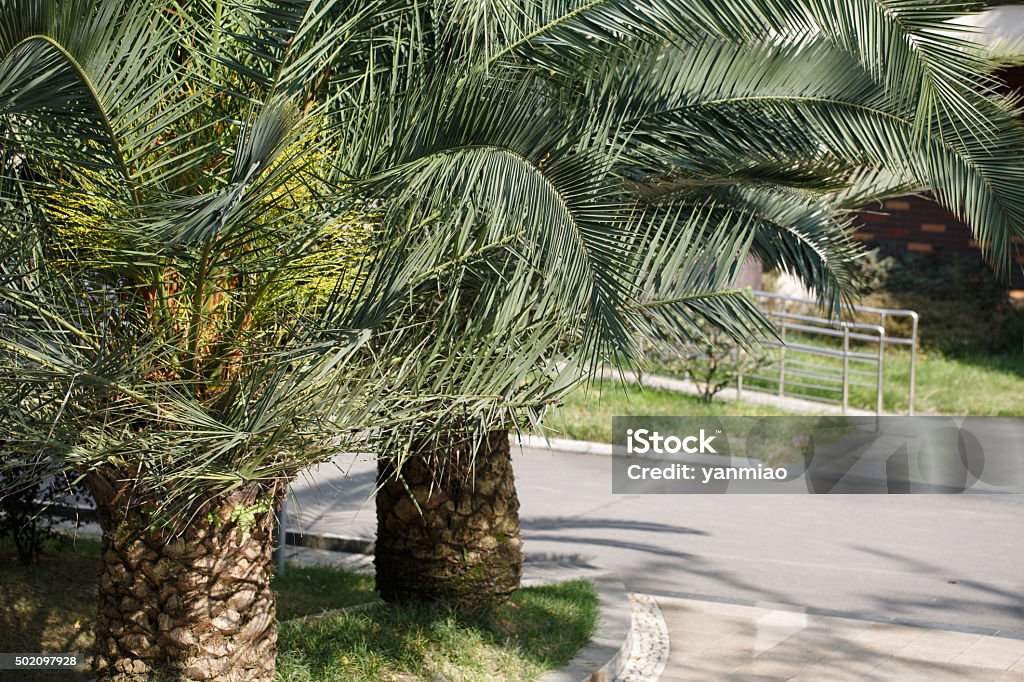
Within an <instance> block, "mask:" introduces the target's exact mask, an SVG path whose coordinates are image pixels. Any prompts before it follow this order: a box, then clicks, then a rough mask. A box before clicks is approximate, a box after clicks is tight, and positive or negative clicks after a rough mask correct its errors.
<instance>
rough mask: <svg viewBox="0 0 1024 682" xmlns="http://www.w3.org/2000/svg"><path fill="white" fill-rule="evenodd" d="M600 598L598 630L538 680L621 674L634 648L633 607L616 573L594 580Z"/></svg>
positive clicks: (571, 681) (599, 679) (603, 681)
mask: <svg viewBox="0 0 1024 682" xmlns="http://www.w3.org/2000/svg"><path fill="white" fill-rule="evenodd" d="M590 580H591V583H592V584H593V585H594V589H596V590H597V595H598V598H599V599H600V609H601V612H600V614H599V615H598V623H597V632H595V633H594V636H593V637H592V638H591V639H590V642H589V643H587V644H585V645H584V646H583V648H582V649H580V650H579V651H578V652H577V653H576V656H574V657H573V659H572V660H571V661H569V662H568V663H567V664H566V665H564V666H562V667H561V668H560V669H558V670H553V671H552V672H549V673H547V674H546V675H544V676H543V677H541V678H540V679H539V680H537V682H611V680H614V679H615V678H617V677H618V676H619V674H620V673H621V672H622V670H623V668H625V667H626V663H627V661H628V660H629V653H630V650H631V649H632V647H633V615H632V614H633V606H632V604H630V602H629V596H628V595H627V594H626V587H625V585H623V584H622V579H621V578H619V576H618V574H616V573H606V574H604V575H599V576H595V577H593V578H591V579H590Z"/></svg>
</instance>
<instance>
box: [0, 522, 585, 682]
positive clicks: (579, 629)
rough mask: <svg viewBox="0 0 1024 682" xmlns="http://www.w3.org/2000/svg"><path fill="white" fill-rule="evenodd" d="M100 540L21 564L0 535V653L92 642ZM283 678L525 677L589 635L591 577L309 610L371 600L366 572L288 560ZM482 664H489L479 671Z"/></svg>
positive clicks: (280, 581) (38, 675) (54, 674)
mask: <svg viewBox="0 0 1024 682" xmlns="http://www.w3.org/2000/svg"><path fill="white" fill-rule="evenodd" d="M99 566H100V543H99V542H98V541H97V540H93V539H90V538H79V539H78V540H77V541H75V542H74V543H73V544H72V543H71V542H68V543H67V545H66V546H64V547H62V548H61V547H56V546H50V547H48V548H47V551H46V553H45V554H44V555H43V556H42V557H40V559H39V563H38V564H37V565H34V566H29V567H24V566H22V565H21V564H20V563H19V562H18V559H17V553H16V552H15V550H14V547H13V545H12V544H11V543H10V542H9V541H0V600H2V603H3V604H4V608H3V609H0V643H2V644H0V650H3V651H8V652H26V653H27V652H33V653H35V652H84V653H88V652H89V651H90V650H91V648H92V645H93V636H92V626H93V621H94V614H95V611H96V605H97V592H96V579H97V576H98V573H99ZM274 589H275V590H276V591H277V593H278V600H277V610H278V618H279V619H281V620H288V619H292V618H296V617H299V616H307V617H308V618H307V619H306V621H305V622H301V623H296V622H292V623H287V624H283V625H282V627H281V640H280V643H279V652H280V653H279V658H278V661H279V674H278V678H279V679H282V680H308V681H310V682H314V681H316V682H319V681H320V680H325V681H330V680H387V679H393V680H403V681H405V680H409V681H411V680H420V679H429V680H433V679H438V678H437V675H438V674H443V675H444V677H445V679H450V680H477V679H492V678H491V677H489V675H491V674H492V673H493V674H496V675H497V676H498V678H500V679H509V680H517V679H523V680H528V679H533V678H534V677H537V676H539V675H541V674H543V673H544V672H545V671H547V670H551V669H554V668H556V667H558V666H560V665H562V664H563V663H564V662H566V661H568V660H569V659H570V658H571V657H572V656H573V654H575V652H576V650H577V649H579V647H580V646H582V645H583V644H584V643H585V642H586V641H587V640H588V639H589V638H590V635H591V633H592V632H593V629H594V626H595V623H596V619H597V597H596V595H595V594H594V591H593V588H592V587H591V586H590V584H589V583H585V582H573V583H565V584H562V585H555V586H545V587H531V588H525V589H523V590H521V591H520V592H519V593H517V594H516V596H515V597H514V599H513V600H512V601H511V602H510V603H509V604H506V605H504V606H502V607H500V608H498V609H496V610H495V611H494V613H492V614H488V615H486V616H484V615H478V616H476V617H473V618H468V617H459V616H456V615H455V614H453V613H450V612H446V611H443V610H440V609H431V608H426V607H419V608H409V607H402V608H396V607H392V606H388V605H384V604H380V605H377V606H374V607H371V608H369V609H366V610H362V611H358V612H354V613H349V614H342V615H328V616H327V617H324V618H322V619H318V618H313V617H315V616H317V615H319V614H322V613H323V612H324V611H325V610H332V609H340V608H344V607H348V606H354V605H357V604H366V603H369V602H374V601H376V600H377V596H376V594H375V593H374V591H373V577H372V576H368V575H362V574H356V573H352V572H349V571H344V570H341V569H336V568H329V567H323V566H314V567H297V566H289V567H288V570H287V571H285V573H284V575H282V576H280V577H275V579H274ZM488 671H490V672H488ZM17 679H19V680H26V681H33V680H76V681H77V680H89V679H92V674H91V673H90V672H89V671H88V670H82V671H73V672H71V671H26V672H19V673H18V678H17Z"/></svg>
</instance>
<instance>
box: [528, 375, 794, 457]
mask: <svg viewBox="0 0 1024 682" xmlns="http://www.w3.org/2000/svg"><path fill="white" fill-rule="evenodd" d="M790 414H792V413H791V412H783V411H782V410H778V409H775V408H773V407H769V406H765V405H748V404H745V403H736V402H728V403H727V402H723V401H715V402H712V403H710V404H708V403H703V402H701V401H700V400H699V399H698V398H696V397H694V396H691V395H686V394H683V393H676V392H675V391H666V390H662V389H657V388H648V387H640V386H636V385H633V384H627V385H625V386H623V385H622V384H619V383H617V382H612V381H600V382H597V383H595V384H594V386H593V387H591V388H590V389H589V390H588V389H580V390H578V391H576V392H575V393H573V394H572V395H570V396H569V397H568V398H566V400H565V403H564V404H563V405H562V406H560V407H557V408H555V409H553V410H551V411H550V412H549V413H548V414H547V416H545V417H544V427H545V428H546V429H547V433H548V435H549V436H550V437H552V438H573V439H576V440H589V441H596V442H598V443H611V442H612V417H613V416H630V415H650V416H683V417H689V416H694V417H696V416H712V417H750V416H775V415H790Z"/></svg>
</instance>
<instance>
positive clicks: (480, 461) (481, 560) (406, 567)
mask: <svg viewBox="0 0 1024 682" xmlns="http://www.w3.org/2000/svg"><path fill="white" fill-rule="evenodd" d="M470 450H471V446H470V445H469V444H468V443H463V444H458V445H455V446H453V447H451V448H448V449H446V450H444V451H443V452H434V453H425V454H427V455H430V456H427V457H419V456H415V454H414V456H413V457H410V458H409V460H408V461H406V462H405V465H404V466H403V468H402V479H401V480H398V479H396V477H395V463H394V462H393V461H391V460H388V459H381V460H380V461H379V462H378V465H377V477H378V478H377V483H378V486H380V489H379V490H378V492H377V544H376V552H375V557H374V564H375V565H376V568H377V591H378V592H379V593H380V596H381V598H383V599H384V600H386V601H390V602H396V601H406V600H419V601H442V602H447V603H450V604H453V605H456V606H460V607H466V608H475V607H478V606H482V605H484V604H487V603H493V602H496V601H501V600H503V599H505V598H507V597H508V596H509V595H511V594H512V593H513V592H514V591H515V590H516V589H518V588H519V579H520V577H521V576H522V570H523V553H522V542H521V540H520V536H519V498H518V497H517V496H516V488H515V481H514V480H513V477H512V459H511V455H510V451H509V442H508V432H506V431H493V432H491V433H490V434H489V435H488V437H487V439H486V440H485V441H484V443H483V445H482V447H481V448H480V449H479V450H478V451H477V452H476V453H475V458H473V457H471V454H472V453H471V452H470ZM414 500H415V502H414ZM417 504H418V505H419V509H417ZM421 512H422V513H421Z"/></svg>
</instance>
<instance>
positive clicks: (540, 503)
mask: <svg viewBox="0 0 1024 682" xmlns="http://www.w3.org/2000/svg"><path fill="white" fill-rule="evenodd" d="M354 460H355V461H354ZM514 469H515V475H516V482H517V487H518V491H519V497H520V501H521V510H520V516H521V521H522V529H523V537H524V549H525V552H526V560H527V561H528V562H530V563H531V564H533V565H534V566H536V567H538V568H540V567H542V566H544V565H551V566H559V567H573V566H576V567H580V568H593V567H603V568H610V569H614V570H616V571H617V572H618V573H619V574H620V575H621V576H622V579H623V581H624V583H625V585H626V588H627V589H628V590H629V591H630V592H635V593H642V594H648V595H658V596H662V597H671V598H682V599H697V600H705V601H712V602H719V603H723V604H736V605H747V606H752V607H759V608H773V609H782V610H790V611H793V612H803V613H808V614H816V615H820V616H840V617H852V618H857V619H867V620H875V621H880V622H895V623H904V624H913V625H923V626H929V627H941V628H947V629H954V630H961V631H964V632H980V633H984V634H1001V635H1003V636H1010V637H1015V636H1016V637H1019V638H1024V499H1022V496H1019V495H1018V496H1000V497H996V496H988V495H890V496H884V495H819V496H809V495H614V494H612V486H611V459H610V458H609V457H607V456H601V455H583V454H569V453H559V452H549V451H546V450H540V449H524V450H523V451H521V452H520V453H518V454H516V456H515V460H514ZM374 472H375V465H374V463H373V462H371V461H368V460H365V459H364V460H361V461H360V460H359V458H354V457H352V456H342V457H339V458H338V459H337V460H335V463H334V466H331V465H325V466H322V467H320V468H319V469H318V470H316V471H312V472H310V473H309V474H308V476H306V477H304V479H302V480H300V481H298V482H297V483H296V484H295V487H294V489H295V496H294V499H293V500H292V504H291V514H290V517H291V518H290V521H289V530H290V531H293V532H294V531H300V530H301V531H302V532H305V533H310V534H316V535H326V536H336V537H349V538H366V539H372V538H373V534H374V526H375V515H374V508H373V500H372V497H371V495H372V489H373V481H374Z"/></svg>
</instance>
